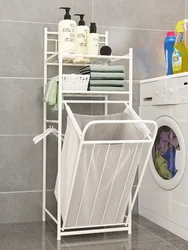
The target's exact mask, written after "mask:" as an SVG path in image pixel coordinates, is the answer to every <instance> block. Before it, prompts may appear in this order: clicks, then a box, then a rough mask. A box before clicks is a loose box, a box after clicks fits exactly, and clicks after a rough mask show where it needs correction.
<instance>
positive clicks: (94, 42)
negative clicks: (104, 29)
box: [87, 23, 99, 55]
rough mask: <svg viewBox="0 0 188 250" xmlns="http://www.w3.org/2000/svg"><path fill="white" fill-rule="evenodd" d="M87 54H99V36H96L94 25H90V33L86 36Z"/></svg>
mask: <svg viewBox="0 0 188 250" xmlns="http://www.w3.org/2000/svg"><path fill="white" fill-rule="evenodd" d="M87 54H89V55H98V54H99V35H98V34H97V26H96V23H91V25H90V33H89V34H88V36H87Z"/></svg>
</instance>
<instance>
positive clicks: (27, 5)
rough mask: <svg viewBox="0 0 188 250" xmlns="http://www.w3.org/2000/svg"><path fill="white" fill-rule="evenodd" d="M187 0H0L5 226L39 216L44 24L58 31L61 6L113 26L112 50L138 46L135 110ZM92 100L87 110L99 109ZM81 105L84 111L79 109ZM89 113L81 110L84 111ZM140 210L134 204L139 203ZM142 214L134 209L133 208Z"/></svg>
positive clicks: (0, 207) (51, 173)
mask: <svg viewBox="0 0 188 250" xmlns="http://www.w3.org/2000/svg"><path fill="white" fill-rule="evenodd" d="M185 2H187V4H188V0H175V1H172V0H163V1H162V0H158V1H157V0H144V1H143V0H116V1H115V0H103V1H101V0H93V1H92V0H64V1H62V0H56V1H51V0H33V1H30V0H17V1H15V0H1V1H0V34H1V38H0V104H1V105H0V117H1V125H0V223H8V222H23V221H37V220H41V189H42V144H41V143H40V144H37V145H34V144H33V142H32V138H33V136H34V135H36V134H38V133H40V132H41V131H42V116H43V113H42V86H43V29H44V27H49V28H50V29H51V30H54V31H55V30H57V23H58V21H59V20H61V19H62V18H63V15H64V13H63V12H62V11H60V10H58V7H59V6H61V5H62V4H63V5H64V6H65V5H69V6H71V7H72V8H73V10H72V14H73V13H76V12H83V13H86V22H87V23H89V21H90V20H93V21H96V22H97V25H98V26H99V31H100V32H103V31H104V30H109V43H110V46H111V47H112V49H113V52H114V54H118V55H121V54H123V53H127V49H128V48H129V47H133V48H134V80H135V82H134V102H133V103H134V108H135V109H136V110H138V104H139V86H138V81H139V80H140V79H144V78H148V77H153V76H159V75H162V74H164V73H165V67H164V60H163V40H164V37H165V33H166V31H167V30H168V29H173V28H174V27H175V24H176V22H177V21H178V20H181V19H183V18H184V17H185V15H186V10H188V7H187V8H185ZM97 109H98V107H94V106H92V107H91V106H90V105H88V106H87V108H84V111H86V112H87V113H90V112H91V110H92V113H94V112H95V111H96V110H97ZM79 110H80V108H79ZM82 111H83V108H82ZM48 141H49V147H48V152H49V153H48V185H47V187H48V204H49V206H50V208H51V209H53V208H54V204H55V203H53V199H54V197H53V191H52V189H53V188H54V181H55V175H56V162H57V159H56V154H55V152H56V150H55V146H56V142H57V141H56V139H55V138H53V137H49V138H48ZM135 208H136V207H135ZM135 211H136V210H135Z"/></svg>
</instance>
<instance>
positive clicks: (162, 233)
mask: <svg viewBox="0 0 188 250" xmlns="http://www.w3.org/2000/svg"><path fill="white" fill-rule="evenodd" d="M134 221H135V222H136V223H138V224H140V225H142V226H143V227H144V228H145V229H147V230H149V231H150V232H151V233H154V234H155V235H157V236H158V237H160V238H161V239H164V240H171V239H172V240H179V239H180V238H179V237H178V236H176V235H174V234H173V233H171V232H169V231H167V230H165V229H164V228H162V227H160V226H158V225H156V224H155V223H153V222H151V221H149V220H147V219H145V218H144V217H142V216H134Z"/></svg>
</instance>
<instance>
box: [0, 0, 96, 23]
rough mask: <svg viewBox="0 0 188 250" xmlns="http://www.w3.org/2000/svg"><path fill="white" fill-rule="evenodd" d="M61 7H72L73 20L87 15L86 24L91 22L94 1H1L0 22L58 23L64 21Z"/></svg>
mask: <svg viewBox="0 0 188 250" xmlns="http://www.w3.org/2000/svg"><path fill="white" fill-rule="evenodd" d="M60 6H70V7H71V15H72V18H73V19H76V18H74V14H75V13H80V12H82V13H85V14H86V19H85V20H86V22H89V21H90V18H91V13H92V0H79V1H76V0H64V1H61V0H56V1H51V0H40V1H37V0H35V1H31V0H17V1H14V0H9V1H7V0H1V2H0V20H17V21H30V22H31V21H32V22H47V23H58V22H59V21H61V20H62V19H64V13H65V12H64V10H59V7H60Z"/></svg>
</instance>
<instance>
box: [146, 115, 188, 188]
mask: <svg viewBox="0 0 188 250" xmlns="http://www.w3.org/2000/svg"><path fill="white" fill-rule="evenodd" d="M156 122H157V124H158V132H157V137H156V140H155V143H154V147H153V150H152V159H151V164H150V166H151V173H152V176H153V178H154V180H155V182H156V183H157V184H158V186H159V187H161V188H163V189H165V190H172V189H174V188H176V187H177V186H178V185H179V183H180V182H181V179H182V177H183V175H184V171H185V164H186V147H185V142H184V138H183V134H182V132H181V130H180V127H179V126H178V124H177V123H176V122H175V121H174V120H173V119H172V118H170V117H168V116H161V117H160V118H158V119H157V120H156Z"/></svg>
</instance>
